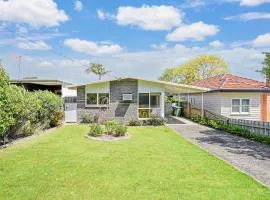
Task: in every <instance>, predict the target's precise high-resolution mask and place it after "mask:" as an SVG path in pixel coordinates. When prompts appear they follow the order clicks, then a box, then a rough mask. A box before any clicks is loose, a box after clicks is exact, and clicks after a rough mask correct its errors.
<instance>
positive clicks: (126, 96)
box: [122, 93, 133, 101]
mask: <svg viewBox="0 0 270 200" xmlns="http://www.w3.org/2000/svg"><path fill="white" fill-rule="evenodd" d="M122 101H133V94H132V93H123V94H122Z"/></svg>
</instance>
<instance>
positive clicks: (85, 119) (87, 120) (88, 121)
mask: <svg viewBox="0 0 270 200" xmlns="http://www.w3.org/2000/svg"><path fill="white" fill-rule="evenodd" d="M93 122H94V117H92V116H91V115H89V114H84V115H83V116H82V119H81V123H83V124H91V123H93Z"/></svg>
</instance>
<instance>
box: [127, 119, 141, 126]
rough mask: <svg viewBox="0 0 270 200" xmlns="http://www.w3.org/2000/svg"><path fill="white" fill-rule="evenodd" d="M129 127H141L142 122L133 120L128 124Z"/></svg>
mask: <svg viewBox="0 0 270 200" xmlns="http://www.w3.org/2000/svg"><path fill="white" fill-rule="evenodd" d="M128 125H129V126H141V125H142V122H141V121H140V120H131V121H129V123H128Z"/></svg>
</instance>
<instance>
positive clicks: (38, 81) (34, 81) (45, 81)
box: [10, 79, 73, 86]
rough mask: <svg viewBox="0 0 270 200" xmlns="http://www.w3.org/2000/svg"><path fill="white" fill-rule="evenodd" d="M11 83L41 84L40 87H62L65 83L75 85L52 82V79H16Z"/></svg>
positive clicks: (59, 81)
mask: <svg viewBox="0 0 270 200" xmlns="http://www.w3.org/2000/svg"><path fill="white" fill-rule="evenodd" d="M10 82H11V83H32V84H39V85H48V86H50V85H62V84H63V83H67V84H70V85H72V84H73V83H70V82H67V81H61V80H53V79H52V80H50V79H15V80H10Z"/></svg>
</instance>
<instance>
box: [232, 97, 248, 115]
mask: <svg viewBox="0 0 270 200" xmlns="http://www.w3.org/2000/svg"><path fill="white" fill-rule="evenodd" d="M233 100H239V101H240V104H239V107H240V108H239V112H233V103H232V102H233ZM243 100H248V101H249V109H248V110H249V112H243V111H242V101H243ZM250 102H251V100H250V99H249V98H232V99H231V114H232V115H248V114H250Z"/></svg>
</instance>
